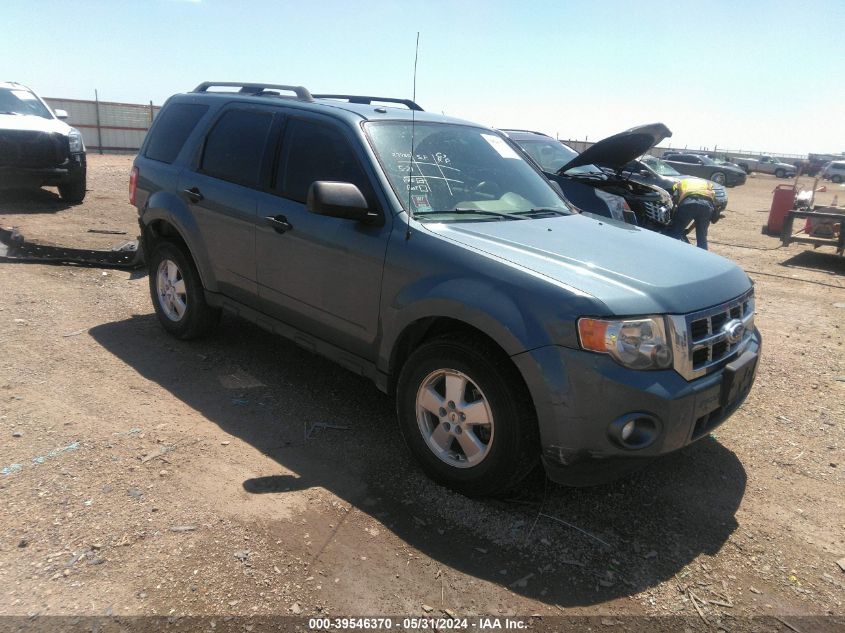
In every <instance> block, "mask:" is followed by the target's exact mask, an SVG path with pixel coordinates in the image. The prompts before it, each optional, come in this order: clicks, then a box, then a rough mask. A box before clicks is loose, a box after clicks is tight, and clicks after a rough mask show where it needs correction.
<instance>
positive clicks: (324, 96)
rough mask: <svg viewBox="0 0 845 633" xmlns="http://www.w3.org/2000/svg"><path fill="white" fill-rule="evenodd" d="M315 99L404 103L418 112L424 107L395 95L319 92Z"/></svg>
mask: <svg viewBox="0 0 845 633" xmlns="http://www.w3.org/2000/svg"><path fill="white" fill-rule="evenodd" d="M313 96H314V98H315V99H341V100H343V101H348V102H349V103H360V104H363V105H370V104H372V102H373V101H376V102H378V103H398V104H401V105H404V106H405V107H407V108H408V109H409V110H416V111H417V112H423V109H422V108H421V107H420V105H419V104H418V103H416V102H415V101H411V100H410V99H396V98H394V97H367V96H364V95H329V94H319V95H313Z"/></svg>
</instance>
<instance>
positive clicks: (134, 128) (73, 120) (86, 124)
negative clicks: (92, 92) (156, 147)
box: [44, 98, 161, 152]
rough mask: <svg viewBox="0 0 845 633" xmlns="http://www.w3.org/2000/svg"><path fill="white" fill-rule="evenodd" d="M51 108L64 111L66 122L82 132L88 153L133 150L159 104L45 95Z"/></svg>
mask: <svg viewBox="0 0 845 633" xmlns="http://www.w3.org/2000/svg"><path fill="white" fill-rule="evenodd" d="M44 101H46V102H47V104H48V105H49V106H50V107H51V108H53V110H66V111H67V113H68V118H67V123H68V125H72V126H73V127H75V128H77V129H78V130H79V131H80V132H82V137H83V139H84V140H85V147H86V148H87V149H88V151H89V152H98V151H101V150H102V151H105V152H137V151H138V148H140V147H141V143H142V142H143V141H144V136H145V135H146V134H147V130H148V129H149V128H150V123H151V122H152V120H153V118H154V117H155V116H156V115H157V114H158V112H159V110H161V107H160V106H154V105H152V104H146V105H142V104H138V103H115V102H113V101H100V102H99V126H98V122H97V114H98V111H97V102H96V101H85V100H80V99H56V98H45V99H44Z"/></svg>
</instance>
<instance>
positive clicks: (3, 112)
mask: <svg viewBox="0 0 845 633" xmlns="http://www.w3.org/2000/svg"><path fill="white" fill-rule="evenodd" d="M0 114H20V112H12V111H11V110H4V111H2V112H0Z"/></svg>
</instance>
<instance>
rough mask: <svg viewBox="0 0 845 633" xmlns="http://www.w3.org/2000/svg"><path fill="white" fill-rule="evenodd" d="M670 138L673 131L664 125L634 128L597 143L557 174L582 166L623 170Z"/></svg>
mask: <svg viewBox="0 0 845 633" xmlns="http://www.w3.org/2000/svg"><path fill="white" fill-rule="evenodd" d="M670 136H672V132H671V130H670V129H669V128H668V127H666V126H665V125H663V124H662V123H651V124H649V125H640V126H639V127H632V128H631V129H630V130H626V131H624V132H620V133H619V134H614V135H613V136H608V137H607V138H606V139H602V140H601V141H599V142H598V143H595V144H594V145H593V146H592V147H589V148H587V149H586V150H584V151H583V152H582V153H580V154H578V156H576V157H575V158H573V159H572V160H571V161H569V162H568V163H566V165H564V166H563V167H561V168H560V169H559V170H558V172H557V173H559V174H563V173H565V172H567V171H569V170H570V169H572V168H573V167H580V166H581V165H597V166H598V167H609V168H611V169H622V168H623V167H624V166H625V165H627V164H628V163H630V162H631V161H632V160H634V159H635V158H637V157H638V156H641V155H642V154H645V153H646V152H647V151H648V150H650V149H651V148H652V147H654V146H655V145H657V144H658V143H659V142H660V141H662V140H663V139H665V138H668V137H670Z"/></svg>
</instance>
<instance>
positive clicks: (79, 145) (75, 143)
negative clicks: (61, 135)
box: [67, 127, 85, 154]
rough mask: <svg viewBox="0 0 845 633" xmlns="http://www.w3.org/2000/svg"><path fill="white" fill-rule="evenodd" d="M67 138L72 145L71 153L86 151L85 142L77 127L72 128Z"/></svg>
mask: <svg viewBox="0 0 845 633" xmlns="http://www.w3.org/2000/svg"><path fill="white" fill-rule="evenodd" d="M67 140H68V144H69V145H70V151H71V153H73V154H78V153H79V152H84V151H85V143H83V142H82V134H81V133H80V132H79V130H77V129H76V128H75V127H72V128H70V132H68V135H67Z"/></svg>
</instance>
